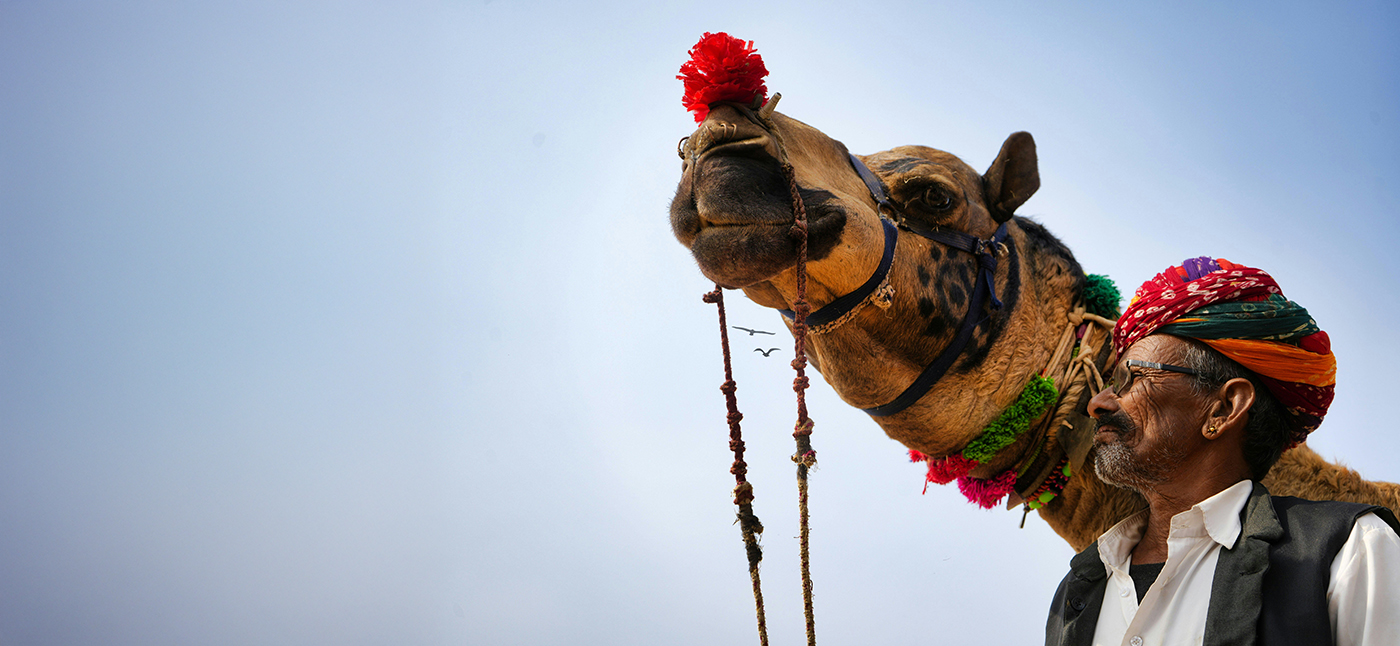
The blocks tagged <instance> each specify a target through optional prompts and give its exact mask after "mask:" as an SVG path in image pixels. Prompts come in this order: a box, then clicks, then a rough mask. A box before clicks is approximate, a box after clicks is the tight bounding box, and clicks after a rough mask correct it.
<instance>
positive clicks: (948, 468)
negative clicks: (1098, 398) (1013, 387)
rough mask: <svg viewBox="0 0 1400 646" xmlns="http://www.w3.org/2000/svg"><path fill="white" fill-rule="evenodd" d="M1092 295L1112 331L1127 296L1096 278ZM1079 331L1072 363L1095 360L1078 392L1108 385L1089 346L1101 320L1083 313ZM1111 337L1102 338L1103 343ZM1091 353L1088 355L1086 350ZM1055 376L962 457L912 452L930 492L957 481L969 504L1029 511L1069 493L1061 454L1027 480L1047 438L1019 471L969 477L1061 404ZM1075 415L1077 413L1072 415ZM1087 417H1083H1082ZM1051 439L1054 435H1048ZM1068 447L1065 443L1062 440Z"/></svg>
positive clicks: (1091, 280)
mask: <svg viewBox="0 0 1400 646" xmlns="http://www.w3.org/2000/svg"><path fill="white" fill-rule="evenodd" d="M1085 283H1086V284H1085V292H1086V294H1092V295H1093V296H1092V298H1086V306H1087V307H1089V308H1092V309H1091V311H1089V312H1088V313H1089V314H1091V315H1093V316H1095V317H1098V318H1099V321H1101V322H1100V325H1101V327H1103V328H1104V330H1105V331H1106V332H1108V331H1111V330H1112V324H1111V322H1110V321H1109V320H1108V317H1114V316H1116V315H1117V306H1118V302H1119V300H1121V298H1122V297H1121V295H1120V294H1119V292H1118V287H1117V286H1115V285H1114V284H1113V281H1112V280H1109V278H1108V277H1107V276H1102V275H1099V274H1090V275H1088V276H1087V277H1086V281H1085ZM1080 321H1082V322H1079V323H1078V325H1077V327H1074V335H1075V345H1074V349H1073V350H1072V351H1071V352H1070V355H1069V357H1068V359H1069V361H1075V360H1078V359H1080V358H1081V357H1083V358H1086V359H1090V361H1087V362H1085V366H1086V367H1087V368H1088V369H1087V370H1080V371H1076V372H1075V373H1074V374H1073V375H1072V376H1067V378H1069V379H1074V380H1083V381H1082V382H1077V383H1080V385H1081V387H1080V388H1079V389H1077V392H1078V393H1082V392H1083V388H1082V385H1087V380H1088V379H1089V377H1090V376H1091V373H1090V370H1092V371H1093V375H1092V376H1095V378H1096V379H1098V380H1099V384H1098V385H1100V386H1102V379H1101V377H1098V374H1099V372H1100V368H1101V366H1099V365H1097V364H1096V363H1095V362H1093V361H1092V359H1093V358H1094V356H1095V353H1096V352H1097V350H1098V348H1092V347H1090V348H1086V347H1085V346H1084V341H1085V332H1086V331H1087V329H1088V326H1089V325H1090V324H1091V323H1093V322H1095V321H1087V320H1084V318H1083V313H1081V316H1080ZM1106 338H1107V337H1100V341H1099V342H1100V343H1103V340H1104V339H1106ZM1086 349H1087V350H1088V351H1087V352H1085V350H1086ZM1051 366H1052V367H1058V365H1057V362H1056V359H1052V360H1051ZM1050 372H1051V367H1047V368H1046V369H1045V370H1044V371H1042V372H1041V374H1039V375H1036V376H1034V377H1031V380H1030V382H1028V383H1027V384H1026V387H1025V389H1024V390H1022V391H1021V396H1020V397H1018V398H1017V399H1016V401H1015V403H1013V404H1012V405H1011V406H1010V407H1009V408H1007V409H1006V410H1004V411H1002V413H1001V415H1000V416H999V417H997V419H996V421H994V422H992V424H991V425H990V426H988V427H987V428H986V429H984V430H983V431H982V434H981V435H979V436H977V438H976V439H974V440H972V442H970V443H968V445H967V447H966V448H964V449H963V450H962V453H959V454H956V455H950V456H947V457H944V458H930V457H929V456H926V455H924V454H923V453H920V452H919V451H917V450H914V449H910V450H909V460H910V461H911V462H927V463H928V473H927V474H926V475H925V476H924V493H928V485H929V483H933V484H948V483H949V482H952V481H954V480H957V481H958V490H959V491H961V492H962V494H963V496H965V497H966V498H967V500H968V502H971V503H973V504H975V505H977V506H979V507H982V508H983V509H991V508H992V507H995V506H996V505H997V504H998V503H1000V502H1001V501H1002V499H1004V498H1006V497H1007V496H1011V495H1014V494H1019V496H1018V498H1019V499H1020V500H1022V501H1023V502H1024V503H1025V505H1026V508H1027V509H1028V510H1031V509H1039V508H1041V507H1043V506H1045V505H1046V504H1047V503H1049V502H1050V501H1051V500H1053V499H1054V498H1055V496H1057V495H1059V493H1060V492H1061V491H1062V490H1064V486H1065V484H1066V483H1067V482H1068V480H1069V476H1070V473H1071V467H1070V464H1069V456H1068V455H1061V454H1056V455H1054V456H1052V457H1049V458H1048V459H1049V460H1050V461H1051V462H1052V463H1053V465H1054V466H1053V467H1052V468H1051V469H1050V471H1049V472H1043V473H1042V472H1041V471H1037V472H1035V473H1034V474H1032V475H1039V477H1038V478H1033V479H1030V480H1026V477H1027V474H1028V473H1029V472H1030V471H1031V467H1032V465H1033V464H1035V462H1036V458H1038V457H1042V456H1041V451H1042V450H1043V449H1044V448H1045V444H1046V442H1047V440H1049V439H1050V438H1049V437H1045V438H1044V439H1042V440H1041V441H1040V442H1037V443H1036V444H1034V445H1033V446H1032V449H1031V451H1030V452H1029V453H1028V454H1027V455H1025V456H1023V457H1021V458H1020V461H1019V462H1018V463H1017V465H1016V467H1014V468H1011V469H1007V470H1005V471H1003V472H1001V473H1000V474H999V475H997V476H994V477H991V478H975V477H972V476H971V475H969V474H970V473H971V472H972V470H973V469H975V468H977V466H978V465H980V464H981V463H982V462H985V461H988V460H990V459H992V458H993V457H995V456H996V454H997V453H998V452H1000V451H1001V450H1002V449H1004V448H1006V447H1007V446H1010V445H1011V443H1012V442H1014V441H1015V440H1016V438H1017V437H1018V436H1019V435H1021V434H1022V433H1024V432H1026V430H1028V429H1029V428H1030V427H1031V425H1032V422H1039V421H1043V418H1042V415H1043V414H1044V413H1045V412H1046V411H1047V409H1048V408H1049V407H1050V405H1051V404H1053V403H1057V402H1059V401H1061V399H1062V398H1061V397H1059V395H1060V394H1061V393H1060V392H1059V391H1058V390H1057V389H1056V388H1055V382H1054V381H1053V380H1052V379H1050V378H1049V377H1046V376H1045V375H1046V374H1047V373H1050ZM1066 412H1067V413H1068V414H1070V415H1073V414H1074V411H1073V410H1069V411H1066ZM1080 417H1082V415H1080ZM1046 428H1047V429H1068V430H1072V429H1074V428H1075V424H1074V423H1073V422H1071V421H1069V420H1067V419H1064V418H1060V419H1054V418H1051V420H1050V421H1049V422H1048V426H1047V427H1046ZM1047 435H1048V434H1047ZM1061 444H1065V442H1061Z"/></svg>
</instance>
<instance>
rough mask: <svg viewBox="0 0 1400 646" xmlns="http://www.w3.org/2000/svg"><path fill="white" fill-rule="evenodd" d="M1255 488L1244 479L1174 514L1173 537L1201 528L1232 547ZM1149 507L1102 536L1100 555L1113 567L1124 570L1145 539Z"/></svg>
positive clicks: (1225, 545)
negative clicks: (1241, 515)
mask: <svg viewBox="0 0 1400 646" xmlns="http://www.w3.org/2000/svg"><path fill="white" fill-rule="evenodd" d="M1253 490H1254V484H1253V482H1252V481H1250V480H1241V481H1239V482H1236V483H1235V484H1233V485H1231V486H1230V487H1228V488H1226V489H1225V490H1224V491H1221V492H1220V493H1217V494H1215V495H1214V496H1211V497H1209V498H1206V499H1205V500H1202V501H1201V502H1198V503H1196V504H1195V505H1192V506H1191V508H1190V509H1188V510H1186V511H1183V512H1181V513H1179V514H1177V515H1175V516H1173V517H1172V520H1171V535H1170V537H1171V538H1175V537H1178V536H1180V535H1188V534H1190V533H1193V532H1201V531H1202V529H1203V530H1204V533H1205V534H1206V535H1208V536H1210V538H1211V540H1213V541H1215V542H1217V543H1219V544H1220V545H1222V546H1224V547H1226V548H1231V547H1234V545H1235V541H1236V540H1238V539H1239V537H1240V510H1241V509H1244V505H1245V503H1247V502H1249V494H1250V492H1251V491H1253ZM1147 511H1148V510H1146V509H1144V510H1142V511H1139V512H1138V513H1136V514H1133V515H1131V516H1129V517H1127V518H1124V519H1123V520H1122V521H1121V522H1119V523H1118V524H1117V525H1114V526H1113V527H1112V528H1111V529H1109V530H1108V531H1106V532H1104V533H1103V536H1100V537H1099V559H1100V560H1102V561H1103V563H1104V565H1106V566H1108V567H1109V568H1110V569H1113V570H1121V571H1125V572H1126V570H1127V567H1128V561H1129V558H1130V557H1131V556H1132V553H1133V547H1135V546H1136V545H1137V544H1138V541H1140V540H1142V532H1143V530H1144V529H1146V528H1147Z"/></svg>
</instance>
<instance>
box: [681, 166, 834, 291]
mask: <svg viewBox="0 0 1400 646" xmlns="http://www.w3.org/2000/svg"><path fill="white" fill-rule="evenodd" d="M768 168H771V167H768V166H763V165H762V164H761V162H758V161H757V160H754V159H748V158H742V157H733V156H726V157H717V158H713V159H710V160H707V161H706V163H705V165H704V166H703V167H701V168H700V169H697V173H696V175H697V176H699V178H700V179H699V180H698V181H700V182H705V183H706V189H705V190H703V191H690V190H687V189H688V188H689V187H690V186H693V185H694V183H693V182H683V183H682V186H681V189H680V190H679V191H678V192H677V195H676V199H675V201H673V202H672V204H671V226H672V232H673V233H675V235H676V238H677V239H678V240H679V241H680V242H681V244H683V245H685V246H687V247H689V248H690V252H691V255H692V256H694V258H695V261H696V263H697V264H698V265H699V267H700V271H701V273H703V274H704V275H705V277H706V278H709V279H710V280H713V281H715V282H716V283H718V284H720V285H722V286H724V287H727V288H732V289H737V288H740V287H747V286H749V285H753V284H755V283H759V282H762V281H765V280H768V279H770V278H773V277H774V276H776V275H778V274H779V273H781V272H783V271H785V270H787V269H790V268H791V267H792V266H793V265H795V264H796V263H797V259H798V247H797V244H796V242H795V241H794V240H793V238H792V237H791V235H790V231H791V229H792V223H793V219H794V215H793V209H792V203H791V201H790V197H789V192H788V187H787V184H786V182H784V181H781V176H780V175H778V174H777V173H776V172H774V173H772V174H771V175H772V177H765V173H764V172H762V171H765V170H767V169H768ZM755 177H758V178H759V180H758V181H755ZM799 194H801V195H802V196H803V203H804V206H805V209H806V213H807V227H808V232H809V233H808V244H807V257H808V260H809V261H819V260H821V259H823V258H825V257H826V256H827V255H828V254H830V253H831V251H832V249H834V248H835V247H836V244H837V243H838V242H839V241H840V238H841V232H842V231H843V230H844V228H845V225H846V220H847V213H846V209H845V208H844V207H843V206H842V205H841V204H840V202H839V201H838V200H837V199H836V197H835V196H834V195H832V194H831V193H828V192H826V191H821V190H803V189H799Z"/></svg>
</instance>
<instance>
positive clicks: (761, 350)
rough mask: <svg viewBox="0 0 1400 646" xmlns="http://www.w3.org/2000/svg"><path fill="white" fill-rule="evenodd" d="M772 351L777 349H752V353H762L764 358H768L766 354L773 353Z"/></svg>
mask: <svg viewBox="0 0 1400 646" xmlns="http://www.w3.org/2000/svg"><path fill="white" fill-rule="evenodd" d="M774 350H777V348H768V349H767V350H764V349H763V348H754V349H753V351H754V352H762V353H763V356H765V357H766V356H768V354H769V353H770V352H772V351H774Z"/></svg>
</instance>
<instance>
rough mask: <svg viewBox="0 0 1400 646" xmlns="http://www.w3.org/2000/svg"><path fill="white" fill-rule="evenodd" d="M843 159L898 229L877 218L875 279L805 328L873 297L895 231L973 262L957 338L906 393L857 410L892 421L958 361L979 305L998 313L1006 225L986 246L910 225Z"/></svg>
mask: <svg viewBox="0 0 1400 646" xmlns="http://www.w3.org/2000/svg"><path fill="white" fill-rule="evenodd" d="M847 156H848V158H849V159H850V162H851V167H852V168H854V169H855V171H856V174H857V175H859V176H860V179H861V181H862V182H864V183H865V187H866V188H867V189H869V190H870V196H871V197H873V198H875V203H876V204H878V205H879V211H880V213H881V214H884V213H886V212H888V213H889V215H890V216H891V217H898V219H899V224H898V227H897V228H896V226H895V225H894V224H892V223H890V222H889V221H887V220H886V219H885V218H883V217H882V218H880V223H881V224H883V225H884V228H885V253H884V256H882V257H881V258H880V266H879V267H878V268H877V269H876V270H875V274H874V275H872V276H871V277H870V278H869V279H868V280H866V281H865V284H863V285H861V286H860V289H857V290H856V291H854V292H851V293H850V294H847V295H845V296H842V297H840V298H838V299H836V300H834V301H832V302H830V303H827V304H826V306H824V307H822V308H821V309H819V310H817V311H816V312H813V313H812V314H810V315H808V317H807V324H808V325H809V326H813V327H816V326H820V325H824V324H826V323H830V322H832V321H835V320H836V319H838V318H840V317H841V316H843V315H845V314H846V313H847V312H849V311H850V310H851V309H852V308H854V307H855V306H856V305H858V304H859V303H861V302H862V301H864V300H865V299H866V298H867V297H868V296H870V293H871V292H873V291H875V288H877V287H879V286H880V283H882V282H884V280H885V276H886V275H887V274H888V273H889V270H890V266H891V265H892V264H893V261H894V249H895V242H896V240H897V238H898V229H905V230H907V231H909V232H911V233H915V234H917V235H920V236H923V237H925V238H928V239H929V240H933V241H935V242H939V243H942V244H944V245H947V246H949V247H952V248H954V249H959V250H961V251H966V252H967V253H970V254H972V255H973V256H976V258H977V273H978V276H977V286H976V287H975V288H973V292H972V302H971V303H970V304H969V306H968V308H967V314H966V315H965V316H964V317H963V322H962V327H961V328H960V329H959V330H958V334H957V336H955V337H953V342H952V343H950V344H948V347H946V348H944V349H943V352H942V353H941V354H939V355H938V358H937V359H934V360H933V363H930V364H929V365H928V366H927V367H926V368H924V371H923V372H921V373H919V376H918V377H917V378H915V379H914V383H912V384H909V387H908V388H905V389H904V392H902V393H900V394H899V396H898V397H895V398H894V401H892V402H890V403H888V404H883V405H880V406H875V407H872V408H863V409H861V410H864V411H865V412H866V413H867V414H869V415H871V416H872V417H885V416H888V415H894V414H895V413H898V412H900V411H902V410H904V409H906V408H908V407H909V406H910V405H912V404H913V403H914V402H917V401H919V399H920V398H922V397H923V396H924V395H925V394H927V393H928V391H929V389H930V388H932V387H933V385H934V384H935V383H937V382H938V380H939V379H942V378H943V375H944V374H946V373H947V372H948V369H949V368H951V367H952V366H953V362H954V361H956V360H957V358H958V357H959V356H961V355H962V353H963V350H964V349H965V348H966V347H967V343H968V341H971V340H972V333H973V330H975V329H976V328H977V324H978V323H981V322H982V321H984V320H986V319H987V318H988V317H989V316H990V314H987V315H985V316H984V315H983V314H982V310H983V305H985V304H987V299H988V298H990V299H991V309H994V310H999V309H1001V308H1002V302H1001V299H999V298H997V293H996V271H997V257H996V253H997V250H998V248H999V247H1001V246H1002V244H1003V243H1004V242H1005V241H1006V222H1002V223H1001V226H999V227H997V230H996V233H994V234H993V235H992V237H990V238H988V239H986V240H982V239H979V238H977V237H975V236H972V235H969V234H966V233H963V232H961V231H949V230H944V229H935V228H929V227H926V226H924V225H923V224H922V223H918V222H913V221H911V220H909V219H908V218H905V217H902V216H901V215H900V214H899V212H898V211H897V210H895V208H894V204H892V203H891V202H890V200H889V197H887V196H886V194H885V187H884V185H883V184H881V183H880V179H879V178H877V177H876V176H875V174H874V173H872V172H870V169H869V168H867V167H866V166H865V164H864V163H863V162H861V161H860V159H858V158H857V157H856V156H855V155H851V154H848V155H847ZM1015 257H1016V251H1015V247H1014V246H1012V247H1011V258H1012V262H1015ZM779 311H780V312H782V313H783V316H785V317H787V318H789V319H791V318H793V316H794V313H793V312H792V310H779Z"/></svg>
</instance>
